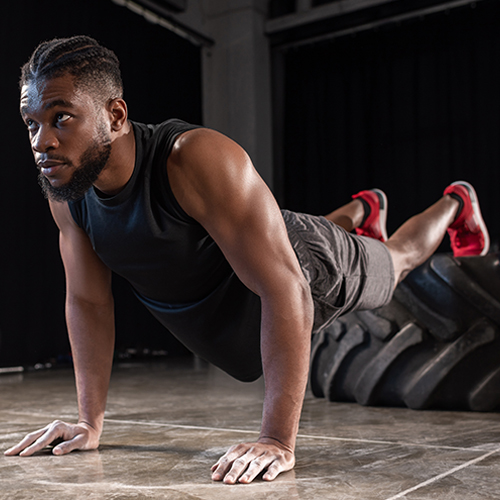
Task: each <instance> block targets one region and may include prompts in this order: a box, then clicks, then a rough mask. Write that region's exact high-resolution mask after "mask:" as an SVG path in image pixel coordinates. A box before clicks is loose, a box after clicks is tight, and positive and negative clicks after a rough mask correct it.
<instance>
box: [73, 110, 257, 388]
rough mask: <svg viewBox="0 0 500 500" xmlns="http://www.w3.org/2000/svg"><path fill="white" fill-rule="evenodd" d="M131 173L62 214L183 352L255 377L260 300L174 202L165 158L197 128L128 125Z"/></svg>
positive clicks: (244, 376)
mask: <svg viewBox="0 0 500 500" xmlns="http://www.w3.org/2000/svg"><path fill="white" fill-rule="evenodd" d="M131 124H132V126H133V131H134V134H135V140H136V162H135V168H134V172H133V174H132V177H131V178H130V180H129V182H128V183H127V185H126V186H125V187H124V188H123V190H122V191H121V192H120V193H118V194H117V195H116V196H112V197H106V196H104V195H103V194H102V193H100V192H99V191H98V190H96V189H95V188H91V189H90V190H89V191H88V192H87V193H86V194H85V196H84V197H83V198H82V199H80V200H78V201H75V202H70V203H69V207H70V211H71V214H72V216H73V218H74V220H75V222H76V223H77V224H78V226H80V227H81V228H82V229H83V230H84V231H85V232H86V233H87V234H88V236H89V238H90V241H91V242H92V246H93V248H94V250H95V252H96V253H97V255H98V256H99V257H100V259H101V260H102V261H103V262H104V264H106V265H107V266H108V267H109V268H110V269H111V270H112V271H114V272H115V273H117V274H119V275H120V276H123V277H124V278H125V279H126V280H127V281H128V282H129V283H130V284H131V285H132V287H133V289H134V292H135V294H136V295H137V297H138V298H139V300H140V301H141V302H142V303H143V304H144V305H145V306H146V307H147V308H148V309H149V310H150V311H151V313H152V314H153V315H154V316H155V317H156V318H157V319H158V320H159V321H160V322H161V323H162V324H163V325H164V326H165V327H167V328H168V330H169V331H170V332H171V333H172V334H173V335H175V336H176V337H177V338H178V339H179V340H180V341H181V342H182V343H183V344H184V345H185V346H186V347H187V348H188V349H190V350H191V351H192V352H194V353H196V354H197V355H199V356H200V357H202V358H204V359H205V360H207V361H209V362H211V363H213V364H214V365H216V366H218V367H220V368H221V369H222V370H224V371H226V372H227V373H229V374H230V375H232V376H233V377H235V378H237V379H239V380H244V381H251V380H254V379H256V378H258V377H259V376H260V375H261V373H262V363H261V357H260V299H259V297H258V296H257V295H255V294H254V293H253V292H251V291H250V290H249V289H248V288H247V287H245V286H244V285H243V284H242V283H241V281H240V280H239V279H238V277H237V276H236V275H235V273H234V271H233V270H232V268H231V266H230V265H229V263H228V262H227V260H226V259H225V257H224V255H223V254H222V252H221V250H220V249H219V247H218V246H217V245H216V243H215V242H214V241H213V239H212V238H211V237H210V235H209V234H208V233H207V232H206V230H205V229H204V228H203V227H202V226H201V225H200V224H199V223H198V222H196V221H195V220H194V219H192V218H191V217H189V216H188V215H187V214H186V213H185V212H184V211H183V210H182V208H181V207H180V205H179V204H178V203H177V201H176V199H175V197H174V195H173V193H172V190H171V188H170V184H169V181H168V176H167V158H168V156H169V154H170V152H171V150H172V147H173V145H174V142H175V140H176V138H177V136H178V135H179V134H181V133H183V132H186V131H188V130H192V129H193V128H196V127H195V126H193V125H189V124H187V123H185V122H183V121H180V120H168V121H166V122H164V123H162V124H160V125H144V124H141V123H135V122H131Z"/></svg>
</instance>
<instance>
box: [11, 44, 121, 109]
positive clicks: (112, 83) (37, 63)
mask: <svg viewBox="0 0 500 500" xmlns="http://www.w3.org/2000/svg"><path fill="white" fill-rule="evenodd" d="M66 74H70V75H72V76H73V77H74V84H75V87H76V88H79V89H83V90H85V91H87V92H89V93H90V94H91V95H92V96H93V98H94V100H95V101H96V102H98V103H102V104H104V103H106V102H107V101H109V100H111V99H116V98H122V97H123V83H122V77H121V73H120V62H119V61H118V58H117V57H116V55H115V54H114V52H113V51H111V50H109V49H107V48H106V47H103V46H102V45H100V44H99V43H98V42H97V41H96V40H94V39H93V38H90V37H88V36H82V35H81V36H73V37H71V38H55V39H53V40H50V41H48V42H42V43H41V44H40V45H39V46H38V47H37V48H36V49H35V51H34V52H33V54H32V55H31V57H30V59H29V61H28V62H27V63H26V64H25V65H24V66H23V67H22V69H21V80H20V86H21V87H22V86H23V85H28V84H29V83H31V82H35V81H37V80H38V81H42V80H49V79H51V78H57V77H59V76H64V75H66Z"/></svg>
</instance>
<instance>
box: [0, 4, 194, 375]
mask: <svg viewBox="0 0 500 500" xmlns="http://www.w3.org/2000/svg"><path fill="white" fill-rule="evenodd" d="M75 34H87V35H90V36H93V37H95V38H97V39H98V40H99V41H100V42H101V43H103V44H104V45H106V46H108V47H109V48H111V49H113V50H114V51H115V52H116V53H117V55H118V57H119V59H120V60H121V65H122V72H123V78H124V83H125V99H126V101H127V103H128V106H129V113H130V118H131V119H133V120H137V121H144V122H148V123H155V122H160V121H163V120H166V119H167V118H171V117H178V118H182V119H185V120H186V121H190V122H193V123H200V121H201V78H200V51H199V49H198V48H197V47H194V46H192V45H191V44H190V43H188V42H187V41H185V40H183V39H181V38H179V37H178V36H176V35H174V34H172V33H170V32H169V31H167V30H165V29H164V28H161V27H159V26H156V25H152V24H150V23H148V22H147V21H146V20H145V19H143V18H142V17H140V16H138V15H136V14H134V13H133V12H131V11H129V10H127V9H125V8H123V7H120V6H118V5H116V4H113V3H112V2H111V0H71V1H68V0H49V1H46V2H41V1H39V0H17V1H16V2H12V1H9V2H2V5H1V6H0V47H1V61H2V77H1V78H0V94H1V95H2V98H3V101H2V120H0V127H1V129H0V130H1V137H2V146H3V147H2V179H1V184H0V213H1V219H0V221H1V234H2V246H1V259H0V304H1V310H0V366H2V365H14V364H28V365H29V364H33V363H38V362H42V363H43V362H46V361H48V360H51V359H56V360H57V359H58V358H59V359H63V358H64V357H65V356H67V354H68V353H69V346H68V342H67V338H66V329H65V323H64V277H63V271H62V265H61V263H60V258H59V251H58V241H57V240H58V234H57V229H56V227H55V225H54V223H53V222H52V219H51V216H50V214H49V211H48V207H47V203H46V201H45V200H44V199H43V197H42V196H41V194H40V190H39V188H38V185H37V181H36V169H35V166H34V162H33V158H32V156H31V152H30V147H29V143H28V140H27V133H26V130H25V127H24V125H23V123H22V121H21V119H20V117H19V112H18V107H19V91H18V78H19V68H20V67H21V65H22V64H23V63H24V62H25V61H26V60H27V59H28V57H29V55H30V54H31V52H32V50H33V49H34V48H35V46H36V45H37V44H38V43H39V42H40V41H42V40H46V39H51V38H54V37H65V36H71V35H75ZM115 287H116V290H115V297H116V303H117V306H116V307H117V327H118V336H117V346H118V348H121V349H124V348H125V347H127V346H130V347H149V348H156V349H166V350H168V351H170V352H172V353H181V352H185V351H183V349H181V348H180V346H179V344H178V343H177V342H175V341H174V340H173V338H172V337H171V336H170V335H169V334H168V333H165V330H164V329H163V328H162V327H160V326H159V324H157V323H156V321H155V320H153V319H152V318H151V317H150V315H149V314H148V313H146V311H145V310H144V309H143V308H142V306H141V305H139V304H138V303H137V301H136V300H135V299H134V298H133V297H132V295H131V292H130V291H129V290H128V287H127V286H125V285H124V284H123V283H122V282H120V281H119V280H117V284H116V285H115Z"/></svg>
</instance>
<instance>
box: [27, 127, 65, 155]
mask: <svg viewBox="0 0 500 500" xmlns="http://www.w3.org/2000/svg"><path fill="white" fill-rule="evenodd" d="M58 146H59V141H58V140H57V137H56V134H55V133H54V130H53V129H52V127H49V126H46V125H40V126H39V128H38V130H37V133H36V135H34V136H33V137H32V139H31V147H32V148H33V150H34V151H36V152H37V153H45V152H47V151H49V150H50V149H56V148H57V147H58Z"/></svg>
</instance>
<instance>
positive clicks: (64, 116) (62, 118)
mask: <svg viewBox="0 0 500 500" xmlns="http://www.w3.org/2000/svg"><path fill="white" fill-rule="evenodd" d="M69 118H70V116H69V115H67V114H66V113H59V114H58V115H57V116H56V121H57V122H58V123H61V122H65V121H67V120H69Z"/></svg>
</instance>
